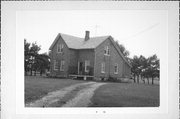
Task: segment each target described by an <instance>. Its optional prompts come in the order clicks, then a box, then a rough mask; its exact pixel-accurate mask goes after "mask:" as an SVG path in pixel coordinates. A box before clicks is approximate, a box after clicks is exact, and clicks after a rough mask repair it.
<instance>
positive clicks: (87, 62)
mask: <svg viewBox="0 0 180 119" xmlns="http://www.w3.org/2000/svg"><path fill="white" fill-rule="evenodd" d="M89 66H90V61H89V60H85V72H89Z"/></svg>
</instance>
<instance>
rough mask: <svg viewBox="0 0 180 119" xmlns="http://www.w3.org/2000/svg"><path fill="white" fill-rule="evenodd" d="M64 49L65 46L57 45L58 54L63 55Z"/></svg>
mask: <svg viewBox="0 0 180 119" xmlns="http://www.w3.org/2000/svg"><path fill="white" fill-rule="evenodd" d="M63 48H64V45H63V44H58V45H57V53H62V52H63Z"/></svg>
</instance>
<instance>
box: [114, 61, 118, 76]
mask: <svg viewBox="0 0 180 119" xmlns="http://www.w3.org/2000/svg"><path fill="white" fill-rule="evenodd" d="M116 67H117V70H116ZM114 74H118V63H115V65H114Z"/></svg>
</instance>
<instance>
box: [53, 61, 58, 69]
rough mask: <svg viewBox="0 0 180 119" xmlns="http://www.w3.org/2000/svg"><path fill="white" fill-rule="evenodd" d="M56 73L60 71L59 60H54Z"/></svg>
mask: <svg viewBox="0 0 180 119" xmlns="http://www.w3.org/2000/svg"><path fill="white" fill-rule="evenodd" d="M53 66H54V68H53V69H54V71H57V70H58V61H57V60H54V65H53Z"/></svg>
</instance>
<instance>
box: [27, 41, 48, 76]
mask: <svg viewBox="0 0 180 119" xmlns="http://www.w3.org/2000/svg"><path fill="white" fill-rule="evenodd" d="M40 50H41V46H39V45H37V43H36V42H34V43H28V42H27V40H26V39H24V69H25V75H28V73H30V75H33V72H34V75H36V73H37V72H40V75H42V74H43V73H45V71H46V70H48V69H49V68H50V58H49V56H48V54H47V53H43V54H39V51H40Z"/></svg>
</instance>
